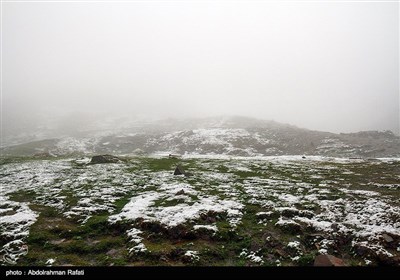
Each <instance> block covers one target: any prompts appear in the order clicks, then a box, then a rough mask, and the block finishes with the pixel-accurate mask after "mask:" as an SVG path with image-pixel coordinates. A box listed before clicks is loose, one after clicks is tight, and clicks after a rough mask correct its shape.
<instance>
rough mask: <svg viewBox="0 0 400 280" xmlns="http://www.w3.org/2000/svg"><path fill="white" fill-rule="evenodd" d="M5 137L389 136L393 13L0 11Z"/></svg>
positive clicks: (395, 49) (311, 8)
mask: <svg viewBox="0 0 400 280" xmlns="http://www.w3.org/2000/svg"><path fill="white" fill-rule="evenodd" d="M2 7H3V11H2V16H3V17H2V24H3V33H2V38H3V42H2V51H3V52H2V57H3V64H2V70H3V84H2V90H3V91H2V93H3V100H2V104H1V106H2V108H1V109H2V120H3V126H4V127H5V128H7V127H23V126H24V125H25V126H26V125H27V124H29V125H30V124H32V125H33V124H34V125H38V124H41V122H44V120H46V119H54V118H57V117H59V116H62V115H65V114H70V113H73V114H75V113H76V114H78V113H82V112H83V113H85V114H88V115H93V116H98V115H100V114H102V116H104V115H106V116H114V115H124V114H126V115H131V116H151V117H152V118H153V117H187V116H193V117H202V116H213V115H225V114H229V115H244V116H251V117H257V118H262V119H273V120H275V121H279V122H284V123H290V124H294V125H297V126H300V127H305V128H309V129H316V130H324V131H332V132H355V131H360V130H386V129H390V130H392V131H394V132H395V133H399V4H398V3H310V2H303V3H293V2H286V3H262V2H259V1H219V2H216V3H213V2H210V1H206V2H203V3H202V2H199V1H191V2H187V3H184V2H179V1H175V2H174V1H164V2H160V1H157V2H147V3H144V2H134V3H10V2H7V3H3V4H2Z"/></svg>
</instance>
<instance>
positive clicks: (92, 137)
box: [1, 117, 400, 158]
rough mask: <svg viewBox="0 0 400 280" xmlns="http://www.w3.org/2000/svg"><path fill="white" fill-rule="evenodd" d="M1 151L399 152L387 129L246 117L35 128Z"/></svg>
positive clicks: (399, 145)
mask: <svg viewBox="0 0 400 280" xmlns="http://www.w3.org/2000/svg"><path fill="white" fill-rule="evenodd" d="M4 139H6V141H4V143H2V148H1V154H2V155H3V156H38V157H40V156H68V155H92V154H99V153H107V154H115V155H135V154H136V155H150V154H159V153H166V154H168V153H173V154H198V155H232V156H248V157H252V156H278V155H321V156H332V157H366V158H375V157H399V156H400V137H399V136H396V135H395V134H393V133H392V132H391V131H362V132H357V133H340V134H335V133H329V132H321V131H312V130H308V129H303V128H298V127H296V126H292V125H288V124H282V123H278V122H275V121H265V120H259V119H253V118H246V117H213V118H199V119H194V118H192V119H164V120H158V121H143V120H142V121H134V122H126V121H123V120H115V121H113V122H109V123H108V124H107V125H105V123H104V122H103V123H101V125H99V126H98V127H94V126H91V127H90V128H87V129H86V130H83V129H81V130H79V131H75V132H74V133H64V134H60V133H59V132H57V133H56V132H54V131H51V130H48V129H47V130H40V129H39V130H37V131H36V132H35V133H31V134H21V135H13V136H12V137H11V136H9V137H7V136H5V137H4Z"/></svg>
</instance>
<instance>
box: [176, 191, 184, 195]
mask: <svg viewBox="0 0 400 280" xmlns="http://www.w3.org/2000/svg"><path fill="white" fill-rule="evenodd" d="M182 194H185V191H184V190H180V191H179V192H177V193H176V195H182Z"/></svg>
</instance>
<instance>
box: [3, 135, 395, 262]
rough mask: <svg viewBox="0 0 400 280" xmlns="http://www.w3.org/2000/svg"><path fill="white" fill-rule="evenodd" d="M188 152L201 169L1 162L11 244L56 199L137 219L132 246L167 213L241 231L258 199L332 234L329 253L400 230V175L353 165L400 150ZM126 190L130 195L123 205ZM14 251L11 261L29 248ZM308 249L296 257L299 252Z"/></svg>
mask: <svg viewBox="0 0 400 280" xmlns="http://www.w3.org/2000/svg"><path fill="white" fill-rule="evenodd" d="M219 133H220V132H217V131H196V132H195V134H194V135H195V136H188V137H189V138H188V139H190V137H203V136H202V135H208V136H209V134H211V135H213V136H212V137H214V138H212V137H211V138H208V140H207V141H214V142H218V141H220V142H221V143H223V139H224V137H225V136H226V137H228V136H227V135H228V134H226V133H224V134H223V135H224V136H223V137H222V136H221V137H220V134H219ZM241 133H242V134H241ZM246 133H247V132H243V131H236V132H235V133H234V135H242V136H243V137H245V135H246ZM234 135H230V136H229V137H235V136H234ZM208 136H207V137H208ZM168 137H172V138H171V139H175V138H174V137H177V136H176V135H175V136H174V135H172V136H168ZM168 137H167V138H166V139H165V140H166V141H167V140H168V141H169V139H170V138H168ZM204 137H205V136H204ZM187 141H189V140H187ZM196 141H197V140H196ZM205 144H206V142H205ZM326 144H329V143H326ZM333 144H334V143H333ZM185 159H186V160H191V161H192V165H191V166H190V168H189V169H188V170H189V171H190V172H193V174H194V175H193V176H190V177H184V176H174V175H173V170H174V166H171V169H170V170H164V169H160V170H152V167H151V166H150V165H146V164H145V163H143V162H142V161H141V160H140V159H138V158H135V159H132V160H130V161H128V163H124V164H98V165H90V164H87V163H88V162H89V161H90V159H89V158H87V157H85V158H77V159H55V160H28V161H24V162H20V163H7V164H3V165H0V236H1V237H2V238H3V239H4V240H6V242H4V243H3V244H2V247H3V250H9V249H7V248H9V247H10V244H11V245H12V244H14V243H10V242H14V241H15V242H20V243H21V242H22V243H23V242H24V240H25V238H26V237H27V236H28V235H29V229H30V227H31V225H32V224H33V223H35V221H36V219H37V217H38V215H39V214H40V213H37V212H35V211H33V210H32V209H37V208H33V207H32V205H43V206H48V207H52V208H55V209H56V210H57V211H59V212H60V213H61V214H62V215H63V217H65V218H68V219H72V220H76V221H78V222H79V223H81V224H83V223H86V222H87V221H89V219H90V218H91V217H93V215H97V214H107V215H108V216H109V217H108V221H109V222H110V224H115V223H126V224H128V225H129V226H130V229H128V230H127V231H126V235H127V237H128V240H129V248H128V250H129V252H130V253H131V254H140V253H143V252H146V251H147V248H146V246H145V245H144V243H143V240H144V238H145V236H146V229H144V228H140V227H139V226H140V225H139V224H140V222H143V221H144V222H152V223H158V224H159V225H160V226H162V227H163V228H164V229H166V230H170V229H173V228H175V227H179V226H184V227H185V228H186V229H187V230H188V231H191V230H193V231H194V232H195V231H202V230H205V231H209V233H210V234H211V235H212V234H219V233H220V228H218V227H219V224H218V221H221V220H224V221H225V222H227V224H229V226H230V229H232V230H234V231H235V230H237V229H238V228H240V226H242V223H243V219H244V217H245V215H246V213H247V211H248V209H249V207H255V208H256V209H257V210H256V211H257V212H256V214H255V215H256V223H258V224H259V226H260V227H265V228H266V227H270V226H277V227H279V228H285V227H296V228H299V229H306V230H307V231H314V232H317V233H319V234H321V235H323V236H324V238H323V239H316V240H315V241H314V242H315V244H316V245H318V251H319V252H320V253H321V254H326V253H330V252H331V250H332V248H334V247H335V244H336V243H335V242H336V240H337V238H338V237H340V236H343V238H344V239H346V238H347V239H351V240H353V241H354V242H356V243H354V244H355V245H354V246H357V244H358V245H359V244H364V243H360V242H368V246H369V247H370V248H372V249H373V250H375V251H377V252H380V254H386V253H385V252H386V251H387V250H386V249H385V248H384V246H383V245H382V243H381V242H378V241H377V240H378V239H379V236H381V235H382V234H383V233H387V234H391V235H393V236H399V235H400V207H399V203H398V197H396V195H395V193H394V192H396V191H397V190H398V188H399V186H400V183H399V178H400V177H396V176H397V175H396V174H379V176H377V179H376V180H372V181H368V180H364V181H361V180H362V179H363V178H362V176H363V175H362V174H361V175H360V172H361V171H357V172H355V171H352V170H353V169H352V168H353V167H354V166H357V168H358V167H363V168H368V167H371V166H376V165H377V164H389V163H393V162H396V161H395V160H391V161H389V160H378V161H367V160H360V159H346V158H325V157H320V156H313V157H311V156H307V158H306V159H303V158H302V156H298V155H296V156H281V157H280V156H271V157H261V156H255V157H253V158H248V157H232V156H228V155H214V156H204V155H184V156H183V161H184V160H185ZM357 168H356V169H354V170H357ZM360 170H361V169H360ZM383 173H384V172H383ZM343 176H344V177H343ZM346 176H350V177H351V179H348V177H346ZM352 180H354V182H353V181H352ZM357 180H360V181H357ZM396 180H397V181H396ZM121 199H123V200H124V201H127V202H126V204H125V205H121V206H120V207H116V204H117V203H118V202H119V201H120V200H121ZM117 209H119V210H118V211H117ZM272 221H273V222H272ZM20 243H18V244H20ZM22 243H21V244H22ZM7 244H8V245H7ZM298 245H300V243H298V241H291V242H289V243H288V245H287V247H288V248H291V249H295V247H296V246H298ZM396 246H397V247H398V245H396ZM397 247H396V248H397ZM247 249H249V248H247ZM9 251H10V250H9ZM17 251H18V250H17ZM387 252H388V253H389V254H392V255H393V252H392V253H390V252H389V251H387ZM389 254H386V255H387V256H389ZM6 255H7V257H6V258H7V260H8V261H10V262H16V261H17V259H18V256H20V255H19V253H7V254H6ZM243 256H244V255H243ZM299 256H300V254H295V255H291V256H290V257H291V259H292V260H293V261H298V257H299ZM245 259H246V260H249V261H250V262H252V263H255V264H262V263H263V262H264V260H266V259H263V256H262V255H261V253H259V252H255V251H246V253H245ZM44 261H45V260H44Z"/></svg>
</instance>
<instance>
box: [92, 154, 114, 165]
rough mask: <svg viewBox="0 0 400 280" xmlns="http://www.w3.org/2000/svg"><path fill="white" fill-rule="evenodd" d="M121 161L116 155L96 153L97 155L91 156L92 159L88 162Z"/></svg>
mask: <svg viewBox="0 0 400 280" xmlns="http://www.w3.org/2000/svg"><path fill="white" fill-rule="evenodd" d="M118 162H121V159H119V158H118V157H116V156H112V155H98V156H93V157H92V160H91V161H90V164H100V163H118Z"/></svg>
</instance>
